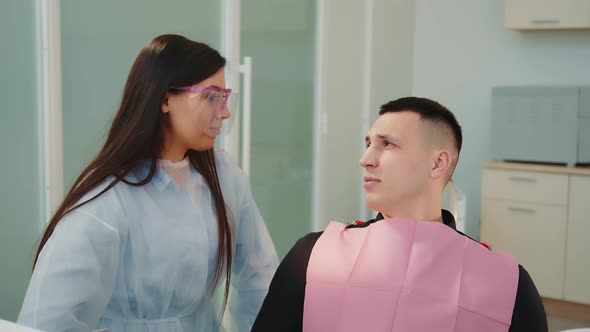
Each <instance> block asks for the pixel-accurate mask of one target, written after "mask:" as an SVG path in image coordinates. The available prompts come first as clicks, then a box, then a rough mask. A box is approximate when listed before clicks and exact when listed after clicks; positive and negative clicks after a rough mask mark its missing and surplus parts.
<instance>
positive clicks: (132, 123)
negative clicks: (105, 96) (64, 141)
mask: <svg viewBox="0 0 590 332" xmlns="http://www.w3.org/2000/svg"><path fill="white" fill-rule="evenodd" d="M225 63H226V61H225V59H224V58H223V57H222V56H221V55H220V54H219V52H217V51H216V50H214V49H212V48H211V47H209V46H208V45H206V44H202V43H199V42H195V41H191V40H189V39H186V38H185V37H182V36H178V35H162V36H159V37H156V38H154V39H153V40H152V41H150V42H149V43H148V44H147V45H146V46H145V47H144V48H143V49H142V50H141V52H140V53H139V55H138V56H137V59H135V62H134V63H133V66H132V67H131V71H130V72H129V76H128V77H127V83H126V84H125V89H124V91H123V97H122V100H121V105H120V106H119V110H118V112H117V114H116V116H115V119H114V120H113V123H112V125H111V128H110V130H109V134H108V136H107V139H106V142H105V144H104V146H103V147H102V149H101V150H100V152H99V153H98V155H97V156H96V158H95V159H94V160H93V161H92V162H91V163H90V164H89V165H88V166H87V167H86V168H85V169H84V170H83V171H82V173H81V174H80V176H79V177H78V178H77V179H76V181H75V182H74V184H73V185H72V188H71V189H70V191H69V192H68V193H67V195H66V197H65V199H64V200H63V202H62V203H61V205H60V206H59V208H58V209H57V211H56V212H55V214H54V215H53V217H52V218H51V221H50V222H49V225H48V226H47V229H46V230H45V232H44V234H43V237H42V238H41V242H40V244H39V248H38V250H37V254H36V256H35V263H34V265H33V268H34V266H35V264H36V263H37V259H38V258H39V254H40V253H41V250H42V249H43V246H44V245H45V243H47V240H48V239H49V238H50V237H51V234H53V230H54V229H55V226H56V225H57V224H58V223H59V221H60V220H61V219H62V218H63V217H64V216H65V215H66V214H68V213H70V212H72V211H73V210H75V209H76V208H79V207H81V206H83V205H85V204H87V203H88V202H90V201H92V200H94V199H95V198H97V197H99V196H100V195H102V194H104V193H105V192H107V191H108V190H110V189H111V188H113V187H114V186H115V185H116V184H117V183H119V182H121V181H122V182H124V183H127V184H129V185H132V186H143V185H145V184H147V183H148V182H150V181H151V180H152V178H153V177H154V175H155V174H156V171H157V167H158V164H157V162H158V156H159V155H160V152H161V149H162V144H163V132H162V131H163V130H162V127H163V126H167V125H168V124H169V122H168V121H169V120H168V115H167V114H165V113H163V112H162V111H161V110H162V102H163V99H164V96H165V93H166V92H167V91H169V89H170V87H179V86H189V85H193V84H196V83H199V82H201V81H203V80H205V79H207V78H209V77H211V76H212V75H214V74H215V73H217V72H218V71H219V70H220V69H222V68H223V67H224V66H225ZM170 92H171V91H170ZM171 93H172V92H171ZM187 155H188V157H189V159H190V162H191V164H192V165H193V167H195V169H197V170H198V171H199V173H201V174H202V176H203V177H204V178H205V180H206V182H207V185H208V186H209V189H210V190H211V192H212V194H213V197H214V200H215V208H216V210H217V226H218V229H219V232H218V233H219V237H218V240H219V241H218V245H217V246H218V254H217V261H216V266H215V277H214V288H215V287H216V285H217V283H218V282H219V279H220V277H221V274H222V273H223V271H224V269H225V276H226V280H225V303H227V298H228V293H229V285H230V275H231V262H232V257H233V253H232V229H231V227H230V224H229V221H228V214H227V211H226V209H225V201H224V199H223V194H222V192H221V187H220V185H219V178H218V176H217V168H216V165H215V156H214V150H213V148H211V149H209V150H207V151H195V150H189V151H188V152H187ZM145 160H150V161H151V167H150V171H149V173H148V175H147V176H146V178H145V179H143V180H141V181H140V182H138V183H133V182H130V181H128V180H126V179H125V176H126V175H127V174H128V173H129V172H131V171H132V170H133V169H135V168H136V167H137V166H138V165H139V164H140V163H141V162H142V161H145ZM108 179H113V181H112V182H111V183H109V184H108V186H107V187H106V188H105V189H103V190H102V191H101V192H100V193H98V194H97V195H96V196H94V197H92V198H90V199H88V200H86V201H83V202H81V201H80V200H81V199H82V197H84V196H85V195H86V194H88V193H89V192H90V191H91V190H93V189H95V188H96V187H97V186H99V185H100V184H102V183H104V182H105V181H107V180H108Z"/></svg>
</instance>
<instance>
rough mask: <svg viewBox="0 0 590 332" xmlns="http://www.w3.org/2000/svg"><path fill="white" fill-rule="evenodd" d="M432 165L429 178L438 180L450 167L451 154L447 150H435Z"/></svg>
mask: <svg viewBox="0 0 590 332" xmlns="http://www.w3.org/2000/svg"><path fill="white" fill-rule="evenodd" d="M433 159H434V163H433V166H432V169H431V170H430V177H431V178H433V179H438V178H440V177H444V176H445V175H446V174H447V172H448V170H449V168H450V167H451V162H452V157H451V152H449V150H447V149H441V150H437V151H436V153H435V154H434V156H433Z"/></svg>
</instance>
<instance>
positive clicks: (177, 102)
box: [162, 69, 230, 151]
mask: <svg viewBox="0 0 590 332" xmlns="http://www.w3.org/2000/svg"><path fill="white" fill-rule="evenodd" d="M194 87H195V89H194V90H195V91H183V92H181V93H179V94H172V93H167V94H166V98H165V101H164V103H163V104H162V112H164V113H168V114H169V119H170V127H169V135H168V136H169V139H170V141H171V142H170V143H172V144H174V145H175V146H177V147H178V146H181V147H182V148H184V149H186V150H188V149H192V150H197V151H205V150H209V149H211V148H212V147H213V145H214V143H215V137H217V135H219V134H220V133H221V127H222V122H223V120H226V119H228V118H229V117H230V113H229V110H228V109H227V106H226V104H225V101H224V93H223V92H222V91H219V90H221V89H225V75H224V70H223V69H221V70H219V71H218V72H217V73H216V74H215V75H213V76H211V77H209V78H207V79H206V80H204V81H202V82H200V83H198V84H196V85H194ZM202 89H206V90H205V91H203V90H202Z"/></svg>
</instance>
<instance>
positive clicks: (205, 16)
mask: <svg viewBox="0 0 590 332" xmlns="http://www.w3.org/2000/svg"><path fill="white" fill-rule="evenodd" d="M61 29H62V67H63V77H62V79H63V139H64V182H65V188H66V189H69V188H70V186H71V184H72V183H73V181H74V180H75V178H76V177H77V176H78V175H79V174H80V172H81V171H82V168H83V167H84V166H85V165H86V164H88V162H90V161H91V160H92V159H93V157H94V156H95V155H96V154H97V153H98V150H99V149H100V147H101V146H102V144H103V143H104V140H105V138H106V134H107V132H108V129H109V125H110V122H111V121H112V119H113V117H114V115H115V113H116V111H117V107H118V105H119V102H120V100H121V93H122V90H123V86H124V84H125V80H126V78H127V74H128V73H129V69H130V68H131V64H132V63H133V61H134V60H135V57H136V56H137V54H138V53H139V51H140V50H141V48H142V47H143V46H144V45H145V44H146V43H147V42H149V41H150V40H151V39H152V38H154V37H156V36H157V35H160V34H164V33H177V34H181V35H184V36H186V37H187V38H190V39H193V40H197V41H201V42H205V43H208V44H210V45H211V46H212V47H214V48H216V49H219V48H220V46H221V1H194V0H175V1H144V0H126V1H118V0H101V1H89V0H61Z"/></svg>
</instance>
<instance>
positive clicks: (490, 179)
mask: <svg viewBox="0 0 590 332" xmlns="http://www.w3.org/2000/svg"><path fill="white" fill-rule="evenodd" d="M482 180H483V185H482V197H483V200H482V223H481V240H482V241H483V242H485V243H487V244H489V245H490V246H492V247H493V248H495V249H501V250H504V251H507V252H509V253H511V254H512V255H514V257H515V258H516V260H517V261H518V262H519V263H520V264H521V265H522V266H524V267H525V269H526V270H527V271H528V272H529V274H530V275H531V276H532V278H533V281H534V282H535V284H536V285H537V288H538V290H539V293H541V295H543V296H546V297H551V298H563V283H564V279H565V272H564V268H565V262H564V257H565V248H566V230H567V205H566V204H567V194H568V192H567V188H568V176H567V175H561V174H543V173H534V172H524V171H512V170H488V169H485V170H484V171H483V179H482Z"/></svg>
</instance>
